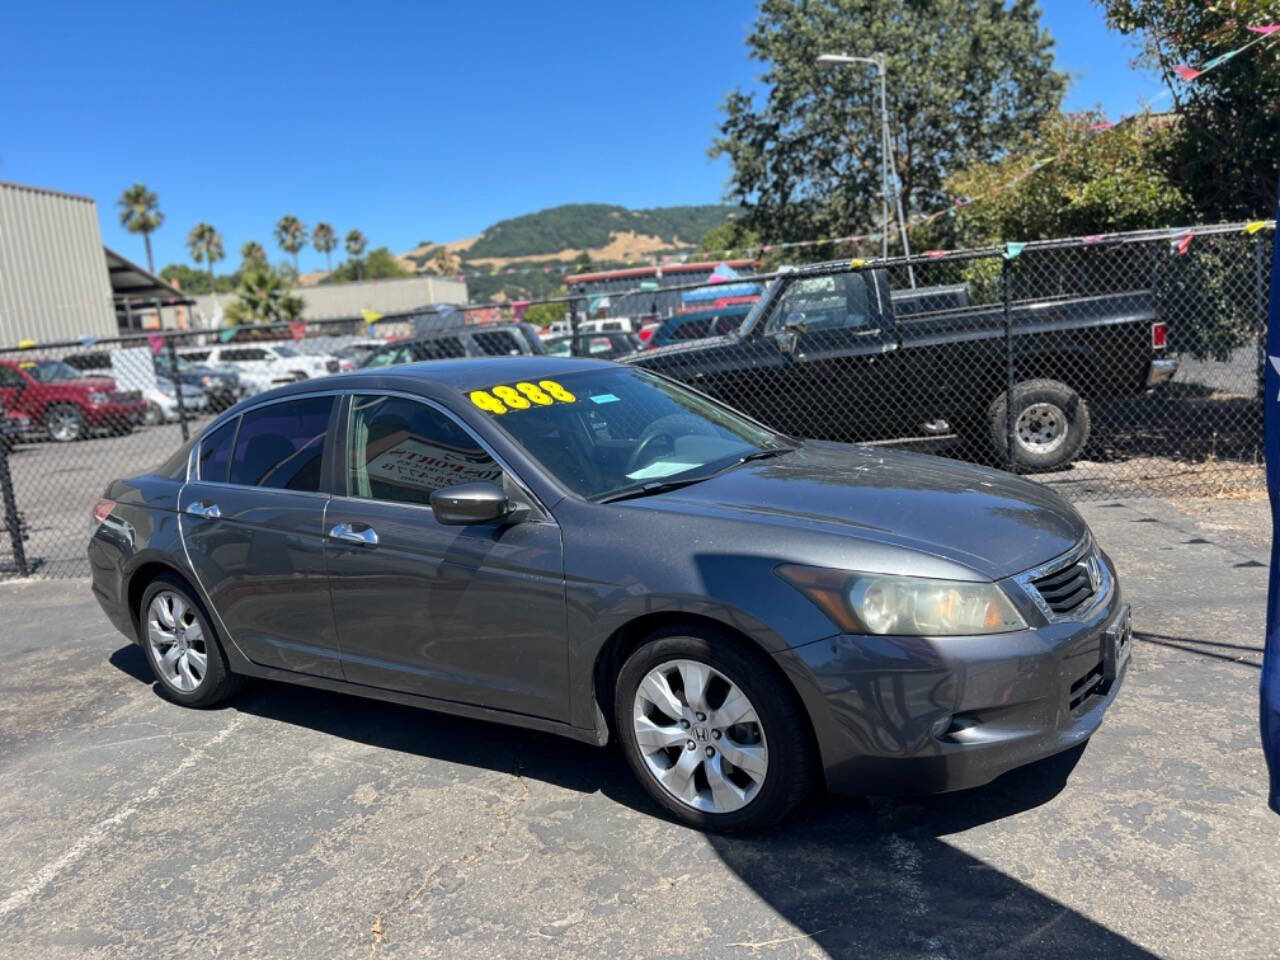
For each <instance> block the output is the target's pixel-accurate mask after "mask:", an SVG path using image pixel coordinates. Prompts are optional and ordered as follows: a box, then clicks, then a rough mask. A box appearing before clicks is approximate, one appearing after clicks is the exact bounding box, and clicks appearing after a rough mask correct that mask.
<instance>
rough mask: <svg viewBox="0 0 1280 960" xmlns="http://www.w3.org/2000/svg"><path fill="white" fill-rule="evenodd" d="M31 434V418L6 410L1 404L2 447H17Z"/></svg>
mask: <svg viewBox="0 0 1280 960" xmlns="http://www.w3.org/2000/svg"><path fill="white" fill-rule="evenodd" d="M0 376H3V374H0ZM30 432H31V418H30V417H28V416H27V415H26V414H25V413H20V412H19V411H17V410H6V409H5V406H4V404H3V403H0V446H3V447H6V448H8V447H12V446H15V445H16V444H17V443H18V442H19V441H20V440H22V438H23V437H25V436H26V435H27V434H28V433H30Z"/></svg>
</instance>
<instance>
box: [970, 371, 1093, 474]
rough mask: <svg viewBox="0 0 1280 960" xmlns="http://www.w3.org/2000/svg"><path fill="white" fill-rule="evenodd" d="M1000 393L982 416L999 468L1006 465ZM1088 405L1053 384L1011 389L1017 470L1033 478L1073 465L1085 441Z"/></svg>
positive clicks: (1031, 383) (1030, 382)
mask: <svg viewBox="0 0 1280 960" xmlns="http://www.w3.org/2000/svg"><path fill="white" fill-rule="evenodd" d="M1005 399H1006V397H1005V394H1004V393H1001V394H1000V395H999V396H998V397H996V398H995V400H993V401H992V403H991V407H990V408H989V410H988V412H987V419H988V425H989V428H990V431H991V442H992V445H993V446H994V447H995V450H996V454H997V455H998V456H999V457H1000V458H1001V463H1006V462H1007V461H1008V450H1009V443H1008V434H1007V432H1006V431H1007V425H1006V422H1005V409H1006V404H1005ZM1090 426H1091V421H1090V417H1089V405H1088V404H1087V403H1085V402H1084V398H1082V397H1081V396H1080V395H1079V394H1078V393H1076V392H1075V391H1074V390H1072V389H1071V388H1070V387H1068V386H1067V385H1066V384H1065V383H1060V382H1059V381H1057V380H1026V381H1024V382H1022V383H1019V384H1018V385H1017V386H1015V387H1014V388H1013V455H1014V460H1015V462H1016V463H1017V465H1018V466H1019V467H1021V468H1022V469H1024V470H1026V471H1028V472H1031V473H1036V472H1040V471H1045V470H1057V469H1059V468H1060V467H1065V466H1067V465H1068V464H1070V463H1072V462H1073V461H1074V460H1075V459H1076V458H1077V457H1078V456H1080V453H1081V451H1083V450H1084V445H1085V444H1086V443H1087V442H1088V440H1089V429H1090Z"/></svg>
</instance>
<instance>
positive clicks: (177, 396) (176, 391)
mask: <svg viewBox="0 0 1280 960" xmlns="http://www.w3.org/2000/svg"><path fill="white" fill-rule="evenodd" d="M173 341H174V338H173V337H165V345H166V346H167V347H168V348H169V371H170V372H171V373H172V374H173V398H174V400H176V401H177V402H178V423H180V424H181V425H182V442H183V443H186V442H187V441H188V440H190V439H191V430H190V428H189V427H188V426H187V408H186V407H185V406H184V405H183V403H182V377H181V376H179V370H178V350H177V348H176V347H175V346H174V345H173Z"/></svg>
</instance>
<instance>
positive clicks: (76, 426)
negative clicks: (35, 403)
mask: <svg viewBox="0 0 1280 960" xmlns="http://www.w3.org/2000/svg"><path fill="white" fill-rule="evenodd" d="M44 427H45V429H46V430H48V431H49V436H50V437H51V438H52V439H54V440H56V441H57V442H58V443H72V442H74V441H76V440H80V439H82V438H83V437H84V435H85V429H84V414H83V413H81V412H80V408H79V407H76V406H72V405H71V404H69V403H60V404H57V405H55V406H52V407H50V408H49V409H48V410H46V411H45V413H44Z"/></svg>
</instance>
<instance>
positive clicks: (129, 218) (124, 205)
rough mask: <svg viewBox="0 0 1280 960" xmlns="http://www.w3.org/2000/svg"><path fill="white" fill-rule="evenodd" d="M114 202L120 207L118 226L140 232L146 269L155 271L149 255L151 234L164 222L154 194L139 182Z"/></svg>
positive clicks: (131, 231) (154, 265)
mask: <svg viewBox="0 0 1280 960" xmlns="http://www.w3.org/2000/svg"><path fill="white" fill-rule="evenodd" d="M116 204H117V205H118V206H119V207H120V226H122V227H124V228H125V229H126V230H128V231H129V232H130V233H140V234H142V242H143V243H145V244H146V246H147V270H148V271H150V272H151V273H155V272H156V263H155V260H153V259H152V257H151V234H152V232H153V231H155V230H159V229H160V225H161V224H162V223H164V214H163V213H161V212H160V204H159V202H158V201H157V200H156V195H155V194H154V193H152V192H151V191H150V190H148V189H147V188H146V187H145V186H143V185H142V184H141V183H135V184H134V185H133V186H132V187H130V188H129V189H128V190H126V191H125V192H124V193H122V194H120V199H119V200H117V201H116Z"/></svg>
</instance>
